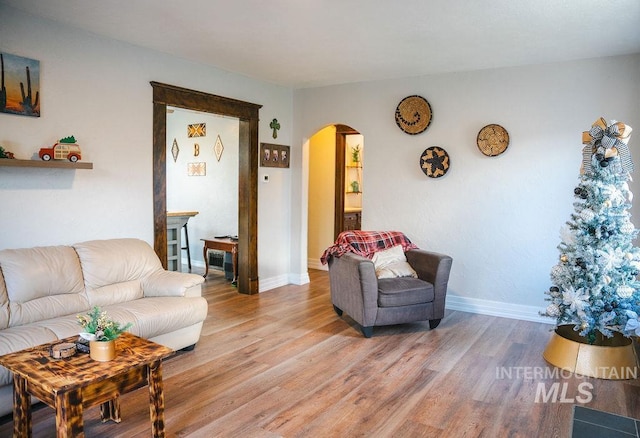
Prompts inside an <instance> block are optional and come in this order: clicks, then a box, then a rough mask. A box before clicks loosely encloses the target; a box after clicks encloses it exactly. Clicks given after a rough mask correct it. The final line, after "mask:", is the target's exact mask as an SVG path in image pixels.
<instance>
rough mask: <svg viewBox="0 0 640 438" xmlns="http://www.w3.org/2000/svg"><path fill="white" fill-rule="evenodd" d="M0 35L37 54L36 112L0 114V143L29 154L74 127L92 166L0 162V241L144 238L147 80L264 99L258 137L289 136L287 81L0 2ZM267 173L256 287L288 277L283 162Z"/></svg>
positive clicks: (148, 168) (148, 226) (261, 192)
mask: <svg viewBox="0 0 640 438" xmlns="http://www.w3.org/2000/svg"><path fill="white" fill-rule="evenodd" d="M170 37H171V36H170V32H169V33H168V34H167V38H170ZM0 44H1V47H0V50H2V51H4V52H7V53H12V54H16V55H20V56H24V57H28V58H34V59H38V60H40V68H41V78H40V79H41V85H42V88H41V93H40V100H41V109H42V116H41V117H40V118H31V117H24V116H15V115H8V114H0V145H2V146H4V147H5V149H7V150H9V151H12V152H14V153H15V154H16V156H17V157H18V158H23V159H26V158H30V157H31V156H32V155H33V153H34V152H37V151H38V149H39V148H40V147H42V146H44V145H50V144H52V143H54V142H55V141H56V140H57V139H59V138H61V137H64V136H67V135H72V134H73V135H75V136H76V138H77V139H78V142H79V144H80V145H81V146H82V149H83V160H86V161H90V162H93V163H94V169H93V170H48V169H47V170H42V169H25V168H0V230H2V231H0V248H16V247H29V246H34V245H50V244H68V243H73V242H78V241H82V240H89V239H100V238H112V237H124V236H132V237H138V238H142V239H144V240H146V241H148V242H150V243H152V242H153V207H152V194H153V186H152V163H151V158H152V138H153V137H152V88H151V85H149V82H150V81H158V82H163V83H168V84H172V85H177V86H182V87H186V88H190V89H194V90H199V91H204V92H208V93H212V94H217V95H220V96H225V97H231V98H234V99H240V100H245V101H248V102H252V103H256V104H261V105H263V106H262V108H261V110H260V118H261V120H262V121H263V122H262V123H260V128H259V141H262V142H271V143H275V142H277V143H279V144H287V145H288V144H291V132H292V118H293V115H292V114H293V113H292V99H293V92H292V90H290V89H287V88H284V87H280V86H275V85H271V84H267V83H263V82H259V81H255V80H252V79H249V78H246V77H243V76H239V75H236V74H231V73H228V72H225V71H222V70H218V69H215V68H212V67H209V66H205V65H202V64H197V63H193V62H189V61H185V60H183V59H179V58H175V57H171V56H168V55H165V54H162V53H158V52H154V51H150V50H146V49H141V48H138V47H135V46H131V45H128V44H124V43H121V42H118V41H114V40H109V39H105V38H102V37H98V36H95V35H92V34H89V33H86V32H81V31H78V30H75V29H72V28H69V27H66V26H61V25H59V24H56V23H53V22H50V21H46V20H41V19H38V18H33V17H31V16H29V15H26V14H23V13H22V12H18V11H16V10H14V9H12V8H9V7H6V6H3V7H2V12H1V13H0ZM273 118H277V119H278V121H279V122H280V126H281V127H282V128H281V129H280V131H279V132H278V139H277V141H274V139H273V138H272V137H271V129H269V126H268V125H269V123H268V122H267V123H265V122H264V121H265V120H267V121H271V120H272V119H273ZM296 153H297V151H295V152H293V153H292V154H291V155H292V156H293V157H295V155H296ZM261 170H262V169H261ZM263 173H264V172H261V173H260V175H262V174H263ZM269 173H271V178H270V182H269V183H268V184H259V187H258V199H259V201H258V230H259V231H258V232H259V235H258V271H259V276H260V289H261V290H264V289H265V288H269V287H274V286H277V285H279V284H284V283H287V282H288V278H289V273H290V268H289V264H290V257H289V249H290V245H291V241H290V230H289V228H290V219H289V218H290V205H291V199H290V190H291V175H292V172H291V171H290V170H289V169H277V170H270V171H269Z"/></svg>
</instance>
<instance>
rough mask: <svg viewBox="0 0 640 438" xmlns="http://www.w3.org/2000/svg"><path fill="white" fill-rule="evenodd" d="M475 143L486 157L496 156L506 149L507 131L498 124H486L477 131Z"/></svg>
mask: <svg viewBox="0 0 640 438" xmlns="http://www.w3.org/2000/svg"><path fill="white" fill-rule="evenodd" d="M476 143H477V144H478V149H480V152H482V153H483V154H485V155H486V156H488V157H496V156H498V155H500V154H501V153H503V152H504V151H506V150H507V147H508V146H509V133H508V132H507V130H506V129H504V128H503V127H502V126H500V125H495V124H492V125H487V126H485V127H484V128H482V129H481V130H480V132H478V138H477V139H476Z"/></svg>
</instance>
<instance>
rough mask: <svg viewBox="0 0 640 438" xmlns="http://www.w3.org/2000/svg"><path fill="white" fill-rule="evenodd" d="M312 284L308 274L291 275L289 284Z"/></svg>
mask: <svg viewBox="0 0 640 438" xmlns="http://www.w3.org/2000/svg"><path fill="white" fill-rule="evenodd" d="M310 282H311V279H310V278H309V273H308V272H305V273H303V274H289V283H291V284H295V285H297V286H300V285H303V284H307V283H310Z"/></svg>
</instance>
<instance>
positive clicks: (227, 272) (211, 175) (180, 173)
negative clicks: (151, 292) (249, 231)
mask: <svg viewBox="0 0 640 438" xmlns="http://www.w3.org/2000/svg"><path fill="white" fill-rule="evenodd" d="M238 126H239V122H238V119H237V118H233V117H224V116H220V115H217V114H209V113H203V112H201V111H191V110H186V109H182V108H176V107H171V106H169V107H167V157H168V159H167V169H166V174H167V245H168V250H167V268H168V269H169V270H173V271H187V270H188V272H192V273H196V274H201V275H202V274H203V273H205V272H206V273H213V274H214V275H215V274H218V275H222V276H224V277H225V278H226V279H227V280H230V281H231V280H233V279H234V272H235V270H234V269H233V268H232V265H233V263H232V254H231V253H230V252H224V251H218V250H210V251H208V253H207V254H206V256H205V253H204V251H203V239H213V238H231V239H237V238H238V151H239V148H238V143H239V138H238ZM207 268H209V269H207ZM218 271H220V272H218Z"/></svg>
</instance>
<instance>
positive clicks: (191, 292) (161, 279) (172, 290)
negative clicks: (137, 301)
mask: <svg viewBox="0 0 640 438" xmlns="http://www.w3.org/2000/svg"><path fill="white" fill-rule="evenodd" d="M203 282H204V278H203V277H202V276H200V275H196V274H187V273H182V272H174V271H165V270H158V271H155V272H153V273H152V274H150V275H149V276H147V277H145V278H144V279H143V280H142V292H143V293H144V296H145V297H195V296H200V295H201V284H202V283H203Z"/></svg>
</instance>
